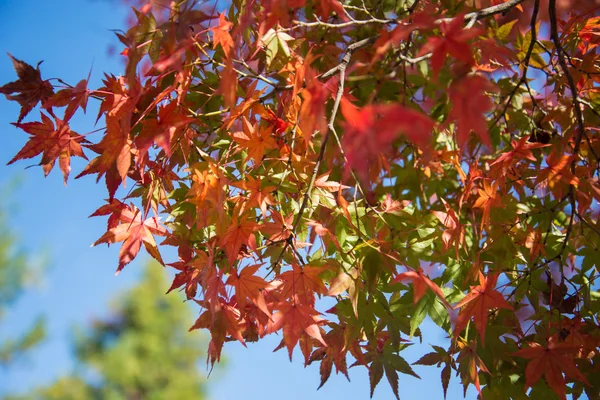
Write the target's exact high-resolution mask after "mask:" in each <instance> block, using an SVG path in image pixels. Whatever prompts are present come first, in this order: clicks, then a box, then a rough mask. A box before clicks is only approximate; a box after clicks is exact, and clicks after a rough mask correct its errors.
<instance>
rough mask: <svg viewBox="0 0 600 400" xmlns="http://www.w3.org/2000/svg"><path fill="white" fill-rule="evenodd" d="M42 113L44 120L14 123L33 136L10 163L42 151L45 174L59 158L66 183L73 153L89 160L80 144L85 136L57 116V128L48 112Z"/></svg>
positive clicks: (41, 163) (41, 162)
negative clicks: (74, 130) (72, 129)
mask: <svg viewBox="0 0 600 400" xmlns="http://www.w3.org/2000/svg"><path fill="white" fill-rule="evenodd" d="M40 114H41V115H42V122H26V123H22V124H19V123H16V124H13V125H15V126H16V127H17V128H21V129H23V130H24V131H25V132H27V133H28V134H30V135H31V138H30V139H29V141H28V142H27V143H26V144H25V146H24V147H23V148H22V149H21V150H20V151H19V152H18V153H17V155H16V156H14V157H13V159H12V160H10V161H9V162H8V164H12V163H14V162H15V161H17V160H21V159H25V158H32V157H35V156H37V155H38V154H40V153H42V160H41V161H40V165H42V168H43V170H44V173H45V175H46V176H48V174H49V173H50V171H52V168H53V167H54V163H55V162H56V159H57V158H58V163H59V166H60V169H61V171H62V173H63V177H64V181H65V184H66V183H67V179H68V178H69V172H70V171H71V155H74V156H78V157H81V158H85V159H86V160H87V157H86V156H85V154H84V153H83V149H82V148H81V144H80V143H82V142H84V141H85V139H84V138H83V136H81V135H79V134H77V133H75V132H73V131H71V129H70V128H69V124H67V123H66V122H64V121H62V120H60V119H58V118H56V117H55V120H56V128H55V127H54V123H53V122H52V120H51V119H50V118H49V117H48V116H47V115H46V114H44V113H42V112H40Z"/></svg>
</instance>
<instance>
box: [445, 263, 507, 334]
mask: <svg viewBox="0 0 600 400" xmlns="http://www.w3.org/2000/svg"><path fill="white" fill-rule="evenodd" d="M497 281H498V273H491V274H490V275H488V277H487V278H486V277H485V276H484V275H483V274H482V273H481V271H480V272H479V285H478V286H471V292H470V293H469V294H468V295H466V296H465V298H464V299H462V300H461V301H460V302H459V303H458V304H457V305H456V306H455V307H454V309H457V308H460V312H459V313H458V320H457V322H456V328H455V330H454V337H458V335H460V333H461V332H462V331H463V330H464V329H465V328H466V327H467V323H468V322H469V321H470V320H471V318H473V321H474V322H475V328H477V332H479V336H480V337H481V344H482V345H484V344H485V329H486V327H487V322H488V317H489V311H490V310H493V309H496V308H505V309H508V310H513V307H512V306H511V305H510V304H508V302H507V301H506V299H505V298H504V296H503V295H502V293H500V292H498V291H497V290H496V289H495V288H496V282H497Z"/></svg>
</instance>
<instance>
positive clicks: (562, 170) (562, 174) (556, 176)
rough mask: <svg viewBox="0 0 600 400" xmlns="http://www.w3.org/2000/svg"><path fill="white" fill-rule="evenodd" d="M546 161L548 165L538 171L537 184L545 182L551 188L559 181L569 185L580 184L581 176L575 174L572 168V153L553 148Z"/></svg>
mask: <svg viewBox="0 0 600 400" xmlns="http://www.w3.org/2000/svg"><path fill="white" fill-rule="evenodd" d="M545 161H546V164H547V165H548V166H547V167H546V168H544V169H542V170H541V171H540V172H539V173H538V176H537V178H536V179H535V183H536V184H538V183H541V182H543V183H544V184H546V185H547V186H548V187H549V188H554V187H555V186H556V185H557V184H558V183H559V182H563V183H566V184H567V185H574V186H577V185H579V178H577V177H576V176H575V175H573V173H572V172H571V170H570V167H571V163H572V162H573V156H572V155H567V154H560V153H559V152H558V151H556V150H553V151H552V153H550V155H549V156H548V157H546V159H545Z"/></svg>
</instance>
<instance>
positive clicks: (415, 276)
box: [392, 268, 452, 309]
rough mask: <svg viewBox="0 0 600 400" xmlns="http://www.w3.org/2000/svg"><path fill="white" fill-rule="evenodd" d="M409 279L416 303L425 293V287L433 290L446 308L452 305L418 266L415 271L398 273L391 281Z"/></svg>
mask: <svg viewBox="0 0 600 400" xmlns="http://www.w3.org/2000/svg"><path fill="white" fill-rule="evenodd" d="M408 279H410V280H411V281H412V284H413V302H414V304H417V303H418V302H419V300H421V297H423V295H425V292H426V291H427V289H428V288H429V289H431V290H433V293H435V295H436V296H437V297H438V298H439V299H440V300H441V301H442V303H443V304H444V305H445V306H446V307H447V308H448V309H450V308H452V306H451V305H450V304H449V303H448V301H446V296H444V293H443V292H442V289H440V287H439V286H438V285H437V284H436V283H435V282H433V281H432V280H431V279H429V278H428V277H427V276H425V275H424V274H423V270H422V269H421V268H419V269H418V270H417V271H406V272H402V273H401V274H398V275H397V276H396V278H394V280H393V281H392V282H394V283H396V282H403V281H405V280H408Z"/></svg>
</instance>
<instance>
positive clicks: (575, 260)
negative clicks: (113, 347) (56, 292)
mask: <svg viewBox="0 0 600 400" xmlns="http://www.w3.org/2000/svg"><path fill="white" fill-rule="evenodd" d="M134 12H135V17H134V19H133V21H132V24H131V27H130V28H129V29H128V30H127V31H126V32H118V33H117V35H118V37H119V39H120V41H121V43H122V45H123V47H122V49H123V51H122V52H121V55H122V56H123V58H124V60H125V61H126V65H125V70H124V72H123V74H122V75H120V76H115V75H112V74H106V75H105V77H104V80H103V86H102V87H101V88H98V89H94V88H90V87H88V80H89V78H88V79H82V80H81V81H80V82H78V83H77V82H71V83H66V82H64V81H62V80H60V79H44V78H45V77H44V78H43V77H42V74H41V72H40V68H39V64H38V66H37V67H33V66H32V65H30V64H29V63H26V62H24V61H21V60H19V59H18V58H15V57H13V56H10V57H11V59H12V62H13V64H14V66H15V70H16V72H17V75H18V80H16V81H14V82H11V83H7V84H5V85H4V86H2V87H0V93H4V94H5V95H6V97H7V98H8V99H9V100H13V101H17V102H18V103H19V104H20V105H21V112H20V114H19V116H18V117H16V122H15V126H17V127H18V128H20V129H22V130H23V131H24V132H25V133H27V134H28V137H29V141H28V142H27V143H25V145H24V147H23V149H22V150H21V151H19V152H18V154H16V155H15V157H14V158H13V159H12V160H10V161H9V164H12V163H13V162H16V161H18V160H21V159H28V158H33V157H38V156H40V155H41V160H40V162H39V164H40V166H41V167H42V169H43V171H44V173H45V174H46V175H47V174H48V173H50V172H51V170H52V169H53V167H54V165H55V163H56V161H57V160H58V164H59V169H60V170H61V172H62V174H63V176H64V181H65V183H66V182H67V180H68V178H69V174H70V171H71V166H70V160H71V157H72V156H76V157H81V158H84V159H86V160H87V159H88V157H89V158H90V159H89V162H88V163H87V166H86V167H85V168H84V169H83V170H82V171H79V173H78V177H82V176H86V175H92V176H94V177H96V179H97V180H98V181H100V180H103V182H104V183H105V184H106V188H107V193H108V194H107V198H108V199H107V200H106V201H105V202H103V200H102V199H98V204H96V205H90V207H91V209H93V208H96V207H98V206H99V208H98V209H97V210H96V211H95V212H94V213H93V214H92V216H95V217H104V218H107V220H108V226H107V231H106V232H105V233H104V234H102V235H101V236H100V238H99V239H98V240H97V241H96V242H95V245H98V244H103V243H106V244H113V243H119V242H122V244H121V249H120V252H119V260H118V268H117V271H120V270H122V269H123V268H124V267H125V266H126V265H127V264H129V263H130V262H131V261H132V260H133V259H134V258H135V257H136V256H137V255H138V254H139V251H140V249H141V247H142V245H143V246H144V248H145V250H146V251H147V252H148V253H149V254H150V255H151V256H152V257H154V258H155V259H156V260H158V261H159V262H160V263H162V264H163V265H168V266H169V267H172V268H175V269H176V270H177V275H176V277H175V279H174V281H173V283H172V286H171V290H181V291H183V292H185V294H186V296H187V298H188V299H190V300H193V301H195V302H196V303H197V304H198V305H199V307H200V311H199V316H198V318H197V320H196V322H195V323H194V325H193V326H192V329H205V330H208V331H209V332H210V335H211V341H210V343H209V349H208V357H209V361H210V363H211V364H214V363H215V362H216V361H218V360H219V359H220V355H221V351H222V348H223V346H224V345H225V343H226V342H228V341H232V340H236V341H239V342H241V343H242V344H244V345H246V344H247V343H248V342H253V341H257V340H260V339H261V338H263V337H264V336H265V335H269V334H273V333H277V332H280V333H281V334H282V342H281V345H280V346H279V348H285V349H286V350H287V352H288V353H289V357H290V358H291V357H292V354H293V352H294V349H295V348H297V347H298V348H300V351H301V353H302V357H303V361H304V363H305V364H306V365H308V364H318V365H319V368H320V372H321V385H323V384H324V383H325V382H326V381H327V379H328V378H329V376H330V374H331V372H332V370H333V368H334V367H335V371H336V373H342V374H344V375H346V376H348V368H349V366H362V367H366V368H365V370H366V372H367V373H368V374H369V378H370V391H371V394H373V391H374V390H375V387H376V386H377V385H378V383H379V382H380V380H381V379H382V378H383V376H384V375H385V377H386V380H387V381H388V382H389V384H390V385H391V387H392V390H393V391H394V393H395V394H396V396H397V397H399V383H398V382H399V376H398V373H402V374H408V375H413V376H416V373H415V371H414V370H413V369H412V367H411V364H410V363H409V361H411V362H414V363H415V364H422V365H431V366H437V367H439V368H441V381H442V386H443V388H444V395H445V394H446V393H445V392H446V389H447V387H448V382H449V381H450V379H452V375H453V374H455V375H457V376H458V379H460V381H461V382H462V384H463V385H464V387H465V390H466V388H467V387H468V386H469V385H474V386H475V387H476V389H477V390H478V391H479V393H480V394H481V395H482V396H483V397H485V398H498V399H505V398H508V397H510V398H513V399H520V398H526V397H531V398H544V399H546V398H559V399H565V398H566V396H567V394H571V395H573V397H575V398H578V397H580V396H581V395H582V394H583V393H584V392H585V393H586V395H587V396H588V397H590V398H597V397H598V396H600V392H599V391H600V368H599V366H598V365H599V362H600V358H599V357H600V355H598V346H599V344H600V329H599V321H598V313H599V311H600V293H599V292H598V288H599V284H598V282H597V278H598V276H599V271H598V266H599V264H600V256H599V255H598V247H599V246H600V224H599V223H598V218H599V215H598V211H599V208H598V203H599V201H600V183H599V182H598V177H599V174H600V157H599V156H598V154H600V140H599V136H598V128H597V126H598V124H599V123H600V112H599V110H598V106H599V104H600V98H599V97H598V93H599V92H598V83H599V82H600V80H599V79H600V78H599V76H600V68H599V64H598V45H599V44H600V41H599V40H598V37H599V36H598V35H599V34H600V19H599V18H600V17H597V16H596V15H597V14H598V8H597V7H596V5H595V2H594V1H569V0H564V1H561V2H558V4H557V1H556V0H547V1H546V0H544V1H542V0H508V1H503V0H398V1H391V0H383V1H379V0H348V1H345V0H287V1H286V0H264V1H263V0H233V1H231V2H226V3H221V2H215V1H206V2H202V1H192V0H181V1H173V2H167V1H156V0H155V1H150V2H148V3H145V2H143V3H141V4H140V5H139V8H137V9H135V10H134ZM17 51H18V49H15V53H16V52H17ZM49 62H52V61H49ZM88 101H98V102H99V112H98V116H97V119H98V121H102V122H101V125H100V127H101V129H100V131H99V133H94V132H93V131H91V132H90V133H85V134H80V133H77V132H74V131H72V130H71V128H70V126H69V121H70V119H71V118H72V116H73V115H74V114H75V113H77V112H85V111H86V107H87V105H88ZM38 104H40V116H39V117H38V116H37V115H36V113H32V110H33V108H34V107H36V105H38ZM25 118H33V121H32V122H25V121H26V119H25ZM92 207H93V208H92ZM157 240H159V241H161V243H160V245H159V244H158V242H157ZM161 246H172V247H174V248H176V249H177V254H178V258H177V259H174V260H164V259H163V258H162V256H161V252H160V247H161ZM159 294H160V293H157V295H159ZM323 297H329V298H331V300H333V301H334V303H335V305H334V306H333V307H330V306H328V307H323V306H322V303H323V302H322V301H319V299H321V298H323ZM427 317H429V318H431V319H432V320H433V322H435V324H437V326H439V328H440V329H441V330H442V331H443V332H446V333H447V335H448V337H449V338H450V340H449V341H448V344H447V346H444V347H440V346H434V347H433V348H432V349H427V348H426V347H425V346H424V348H423V357H422V358H420V359H419V360H409V361H407V360H406V359H405V358H404V357H403V353H402V351H403V350H404V349H405V348H406V347H407V346H408V345H410V344H411V343H412V344H415V342H418V340H416V338H418V337H419V336H421V331H420V329H419V326H420V325H421V323H422V322H423V320H424V319H425V318H427ZM454 379H456V378H454Z"/></svg>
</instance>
